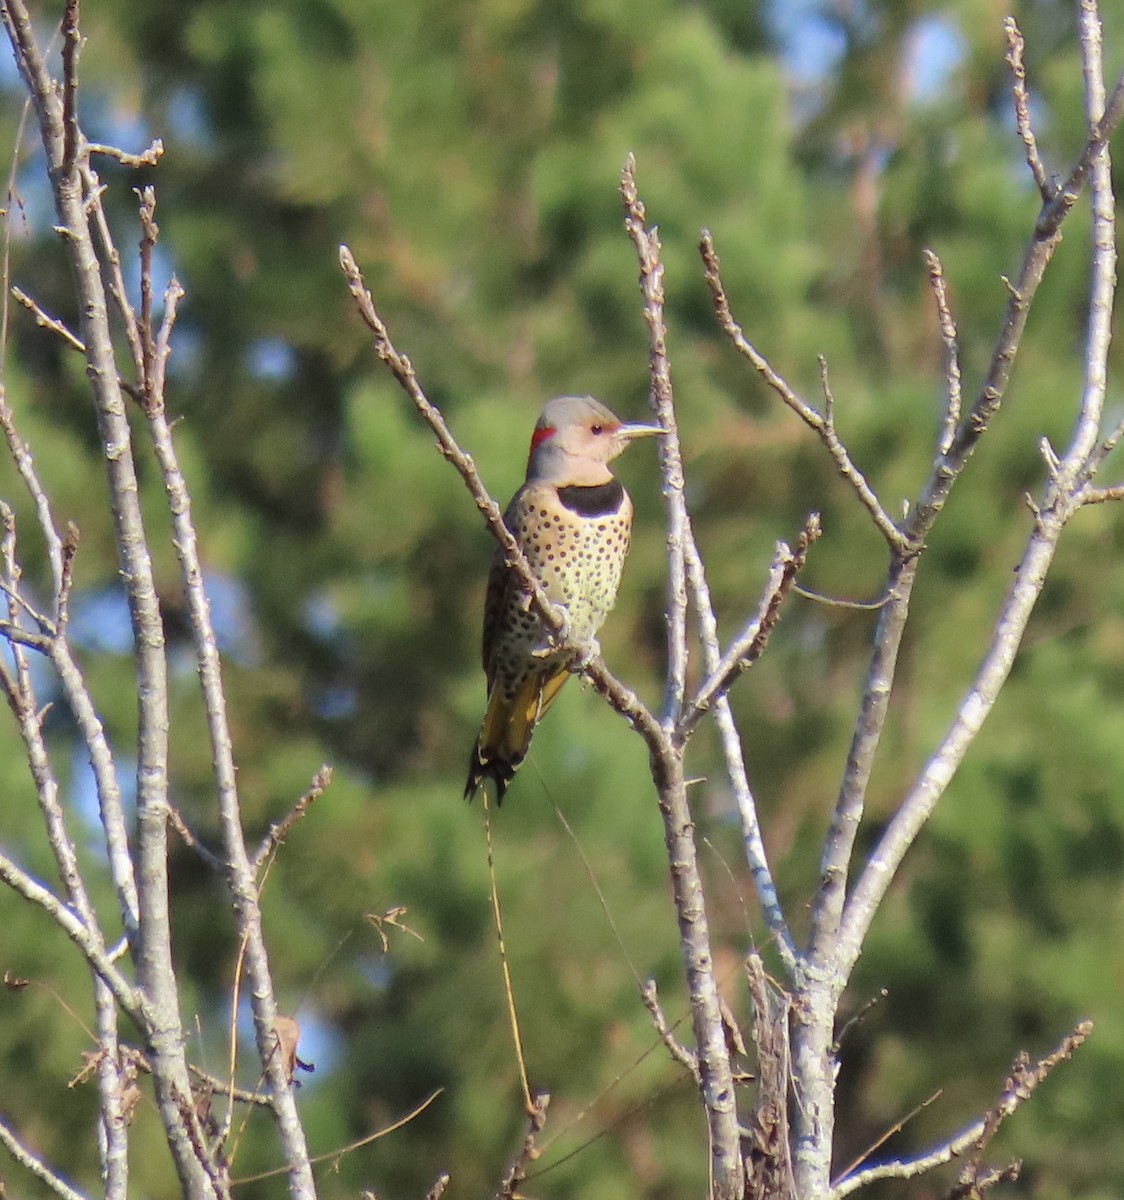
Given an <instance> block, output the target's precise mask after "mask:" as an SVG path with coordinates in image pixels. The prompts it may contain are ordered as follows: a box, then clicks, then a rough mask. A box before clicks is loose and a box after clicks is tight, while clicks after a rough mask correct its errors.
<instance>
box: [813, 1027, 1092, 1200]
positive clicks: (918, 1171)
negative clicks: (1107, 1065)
mask: <svg viewBox="0 0 1124 1200" xmlns="http://www.w3.org/2000/svg"><path fill="white" fill-rule="evenodd" d="M1092 1031H1093V1023H1092V1022H1091V1021H1083V1022H1081V1024H1080V1025H1078V1026H1077V1027H1076V1028H1075V1029H1074V1030H1073V1032H1072V1033H1070V1034H1067V1035H1066V1037H1065V1038H1063V1039H1062V1041H1061V1043H1060V1044H1059V1045H1058V1046H1057V1048H1056V1049H1054V1050H1052V1051H1051V1052H1050V1053H1049V1054H1047V1055H1045V1056H1043V1057H1042V1058H1040V1059H1039V1060H1038V1062H1037V1063H1035V1064H1034V1065H1033V1066H1031V1065H1030V1063H1029V1060H1028V1059H1027V1057H1026V1055H1025V1054H1022V1055H1020V1056H1019V1057H1018V1059H1016V1061H1015V1064H1014V1066H1013V1067H1012V1068H1011V1074H1010V1075H1009V1076H1008V1077H1007V1080H1006V1082H1005V1083H1004V1084H1003V1087H1002V1089H1001V1091H1000V1093H999V1099H998V1100H997V1101H996V1103H995V1104H994V1105H993V1107H992V1108H991V1109H990V1110H989V1111H988V1112H987V1113H986V1114H985V1115H984V1116H983V1117H981V1118H980V1119H979V1120H978V1121H975V1122H974V1123H973V1124H971V1125H969V1126H968V1128H967V1129H965V1130H963V1131H961V1132H960V1133H958V1134H957V1135H956V1136H955V1137H953V1138H950V1139H949V1140H948V1141H947V1142H944V1143H942V1144H941V1145H940V1146H937V1147H935V1148H934V1149H933V1150H930V1151H929V1152H928V1153H927V1154H923V1155H921V1156H920V1157H918V1158H913V1159H905V1160H895V1161H893V1162H886V1163H878V1164H876V1165H875V1166H872V1167H867V1168H866V1170H865V1171H859V1172H858V1173H856V1174H853V1175H845V1176H844V1177H843V1178H842V1179H838V1180H836V1181H835V1182H834V1183H833V1185H832V1188H831V1195H830V1200H843V1197H845V1196H849V1195H850V1194H851V1193H852V1192H857V1191H858V1190H859V1189H860V1188H864V1187H866V1186H867V1185H868V1184H871V1183H874V1182H875V1181H877V1180H879V1179H915V1178H916V1177H917V1176H918V1175H923V1174H925V1173H926V1172H928V1171H931V1170H933V1169H934V1168H935V1167H940V1166H944V1164H945V1163H949V1162H952V1161H953V1159H956V1158H960V1157H961V1156H962V1155H964V1154H965V1153H966V1152H968V1151H970V1150H971V1151H973V1153H972V1155H971V1157H970V1159H969V1161H968V1163H967V1164H966V1166H965V1173H966V1174H969V1175H974V1174H975V1173H976V1172H977V1171H978V1169H979V1156H980V1154H982V1152H983V1151H984V1149H985V1148H986V1146H987V1144H988V1142H989V1141H990V1140H991V1139H992V1137H994V1135H995V1132H996V1130H998V1128H999V1126H1000V1125H1001V1124H1002V1122H1003V1121H1004V1120H1006V1118H1007V1117H1009V1116H1010V1115H1011V1114H1012V1113H1013V1112H1014V1111H1015V1110H1016V1109H1017V1108H1018V1107H1019V1106H1020V1105H1021V1104H1023V1103H1025V1102H1026V1101H1027V1100H1029V1099H1030V1097H1031V1095H1032V1094H1033V1092H1034V1090H1035V1089H1036V1088H1037V1087H1038V1085H1039V1084H1040V1083H1042V1081H1043V1080H1044V1079H1045V1078H1046V1076H1047V1075H1049V1073H1050V1072H1051V1071H1052V1070H1053V1069H1054V1067H1056V1066H1057V1065H1058V1063H1060V1062H1064V1061H1065V1060H1066V1059H1068V1058H1071V1057H1072V1056H1073V1052H1074V1051H1075V1050H1076V1049H1077V1048H1078V1047H1079V1046H1080V1045H1081V1043H1082V1042H1084V1041H1085V1039H1086V1038H1087V1037H1088V1036H1089V1034H1090V1033H1092ZM962 1182H966V1181H965V1179H964V1176H963V1175H962ZM967 1194H969V1195H970V1194H971V1193H970V1192H968V1193H967Z"/></svg>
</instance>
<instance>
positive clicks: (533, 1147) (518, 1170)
mask: <svg viewBox="0 0 1124 1200" xmlns="http://www.w3.org/2000/svg"><path fill="white" fill-rule="evenodd" d="M549 1105H550V1097H549V1096H548V1095H547V1093H546V1092H540V1093H539V1094H538V1095H537V1096H536V1097H535V1099H534V1105H533V1106H532V1110H531V1112H530V1114H529V1116H528V1127H527V1136H526V1137H525V1138H524V1139H523V1146H522V1148H521V1149H520V1151H519V1153H518V1154H517V1155H516V1156H515V1158H514V1159H513V1160H512V1162H511V1165H510V1166H509V1167H508V1169H507V1171H506V1173H505V1174H504V1177H503V1180H502V1181H501V1182H500V1188H499V1191H498V1192H496V1200H518V1196H519V1185H520V1184H521V1183H522V1182H523V1181H524V1180H525V1179H526V1178H527V1169H528V1168H529V1167H530V1165H531V1163H533V1162H534V1161H535V1159H536V1158H538V1156H539V1151H538V1146H537V1141H538V1136H539V1134H540V1133H541V1132H542V1129H543V1126H544V1125H545V1124H546V1110H547V1108H548V1107H549Z"/></svg>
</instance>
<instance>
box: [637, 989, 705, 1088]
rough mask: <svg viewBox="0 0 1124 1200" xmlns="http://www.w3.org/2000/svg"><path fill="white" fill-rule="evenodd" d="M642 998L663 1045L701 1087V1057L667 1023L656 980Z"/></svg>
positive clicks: (642, 990) (643, 990)
mask: <svg viewBox="0 0 1124 1200" xmlns="http://www.w3.org/2000/svg"><path fill="white" fill-rule="evenodd" d="M640 998H641V999H642V1000H643V1001H644V1007H645V1008H646V1009H647V1010H648V1012H650V1013H651V1014H652V1023H653V1024H654V1025H655V1027H656V1032H657V1033H658V1034H659V1035H660V1038H661V1039H662V1041H663V1044H664V1045H665V1046H666V1047H667V1051H668V1053H669V1054H670V1055H671V1057H672V1058H674V1059H675V1061H676V1062H677V1063H679V1064H680V1065H681V1066H683V1067H685V1068H686V1069H687V1072H688V1074H689V1075H690V1076H691V1078H692V1079H693V1080H694V1081H695V1086H696V1087H697V1086H700V1085H701V1084H702V1076H701V1075H700V1073H699V1057H698V1055H697V1054H693V1053H692V1052H691V1051H690V1050H688V1049H687V1047H686V1046H684V1045H683V1043H682V1042H680V1041H679V1040H678V1039H677V1038H676V1036H675V1034H674V1032H673V1031H672V1028H671V1026H670V1025H669V1024H668V1023H667V1017H666V1016H664V1011H663V1009H662V1008H661V1007H660V999H659V995H658V994H657V992H656V981H655V980H654V979H649V980H648V981H647V982H646V983H645V984H644V986H643V987H642V988H641V989H640Z"/></svg>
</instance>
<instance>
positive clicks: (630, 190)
mask: <svg viewBox="0 0 1124 1200" xmlns="http://www.w3.org/2000/svg"><path fill="white" fill-rule="evenodd" d="M621 199H622V200H623V201H624V211H625V220H624V225H625V229H626V230H627V231H628V236H629V238H630V239H631V241H632V245H633V248H634V249H635V250H636V258H637V261H638V262H639V265H640V291H641V293H642V295H643V297H644V321H645V324H646V325H647V327H648V376H649V380H650V386H651V404H652V409H653V411H654V412H655V414H656V419H657V420H658V421H659V424H660V427H661V428H662V429H663V431H664V436H663V437H662V438H660V469H661V473H662V475H663V491H664V497H665V499H666V500H667V514H668V529H667V562H668V576H667V611H666V614H665V619H666V621H667V681H666V685H665V689H664V701H663V714H662V723H663V727H664V729H665V730H668V731H670V730H671V729H672V728H674V726H675V724H676V722H677V721H678V720H679V717H680V715H681V713H682V711H683V697H684V692H685V689H686V680H687V567H686V561H685V558H684V542H685V539H686V537H687V536H688V525H689V517H688V514H687V502H686V499H685V497H684V495H683V454H682V450H681V448H680V445H679V427H678V424H677V422H676V418H675V404H674V394H673V392H672V387H671V364H670V363H669V361H668V357H667V324H666V322H665V320H664V290H663V263H662V262H661V260H660V237H659V231H658V230H657V229H655V228H654V227H653V228H652V229H648V228H647V226H646V221H647V216H646V214H645V212H644V202H643V201H642V200H641V199H640V195H639V193H638V192H637V190H636V160H635V159H634V158H633V157H632V155H631V154H630V155H629V156H628V158H627V160H626V161H625V165H624V169H623V170H622V172H621Z"/></svg>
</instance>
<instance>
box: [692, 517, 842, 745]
mask: <svg viewBox="0 0 1124 1200" xmlns="http://www.w3.org/2000/svg"><path fill="white" fill-rule="evenodd" d="M819 536H820V520H819V514H818V513H812V515H811V516H809V517H808V519H807V521H805V523H804V528H803V529H802V530H801V532H800V538H799V540H798V541H797V543H796V550H795V551H792V550H790V549H789V548H788V546H786V545H785V544H784V543H783V542H781V543H779V544H778V546H777V550H776V554H775V555H774V557H773V565H772V567H771V568H770V570H769V581H768V584H767V585H766V588H765V594H764V596H763V597H762V600H761V604H760V606H759V607H758V610H757V613H756V614H755V615H754V617H753V619H752V620H751V621H750V622H749V623H748V624H747V625H746V627H745V628H744V629H743V630H742V632H741V633H739V634H738V636H737V637H736V638H735V639H734V640H733V642H731V644H730V647H729V649H728V650H727V651H726V653H725V654H724V655H723V656H722V660H721V661H720V662H719V663H718V665H717V666H716V667H715V668H714V670H712V671H711V672H710V674H709V676H708V677H707V678H706V679H705V680H704V681H703V682H702V684H701V685H700V686H699V690H698V691H697V692H696V693H695V695H694V696H693V697H692V699H691V704H690V707H689V708H688V709H687V711H686V712H685V713H684V714H683V718H682V720H681V721H680V722H679V725H678V727H677V728H676V731H675V733H676V737H677V738H678V739H679V740H680V741H686V739H687V738H688V737H690V735H691V733H692V732H693V730H694V729H695V727H696V726H697V725H698V723H699V721H700V720H701V719H702V717H703V714H704V713H706V712H707V711H708V710H709V709H710V708H711V706H712V705H713V704H714V702H715V700H716V699H717V698H718V697H719V696H724V695H726V693H727V692H729V690H730V688H731V687H732V686H733V684H734V682H735V680H736V679H737V678H738V676H739V675H741V674H743V673H744V672H745V671H747V670H749V668H750V667H751V666H753V664H754V663H755V662H756V661H757V660H758V658H760V657H761V653H762V651H763V650H764V649H765V643H766V642H767V641H768V639H769V635H770V633H772V631H773V629H774V628H775V627H776V624H777V622H778V621H779V620H780V616H781V606H782V605H783V604H784V601H785V597H786V596H787V595H788V593H789V591H790V590H791V588H792V584H793V582H794V580H795V579H796V575H797V572H799V570H800V569H801V567H803V565H804V562H805V560H806V559H807V556H808V549H809V547H810V546H811V545H812V543H813V542H814V541H816V539H817V538H818V537H819Z"/></svg>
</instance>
